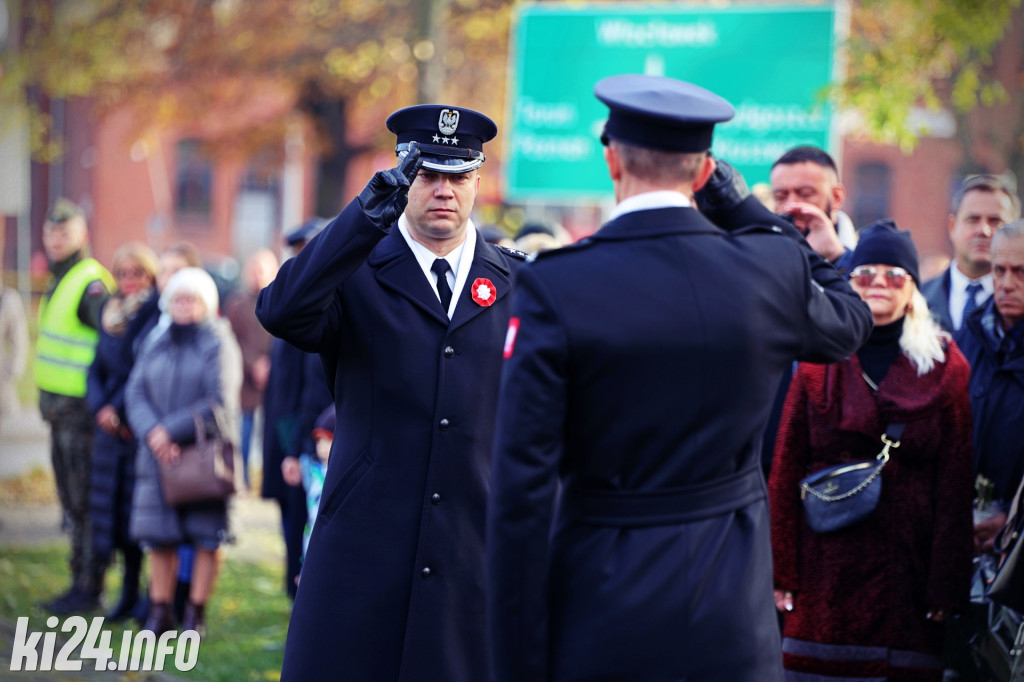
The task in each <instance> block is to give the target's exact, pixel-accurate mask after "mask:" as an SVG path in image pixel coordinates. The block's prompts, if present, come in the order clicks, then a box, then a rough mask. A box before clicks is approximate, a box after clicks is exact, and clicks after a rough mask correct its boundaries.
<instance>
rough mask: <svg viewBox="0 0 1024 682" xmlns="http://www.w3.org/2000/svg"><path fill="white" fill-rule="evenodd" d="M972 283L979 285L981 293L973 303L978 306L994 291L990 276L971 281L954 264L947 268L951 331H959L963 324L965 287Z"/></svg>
mask: <svg viewBox="0 0 1024 682" xmlns="http://www.w3.org/2000/svg"><path fill="white" fill-rule="evenodd" d="M972 282H977V283H978V284H980V285H981V291H980V292H978V295H977V297H976V298H975V301H977V303H978V305H979V306H980V305H981V304H982V302H984V301H986V300H988V297H989V296H991V295H992V292H993V291H995V287H994V286H993V284H992V275H991V274H988V275H983V276H981V277H979V278H978V279H971V278H970V277H968V276H967V275H965V274H964V273H962V272H960V268H958V267H957V266H956V263H954V264H953V265H952V267H950V268H949V319H950V320H951V321H952V322H953V329H960V326H961V325H962V324H963V323H964V320H963V317H964V305H965V304H966V303H967V285H968V284H971V283H972Z"/></svg>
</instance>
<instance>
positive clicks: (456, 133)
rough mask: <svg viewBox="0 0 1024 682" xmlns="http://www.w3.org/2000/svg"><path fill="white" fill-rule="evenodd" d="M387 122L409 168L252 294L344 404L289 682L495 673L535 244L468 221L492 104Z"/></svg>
mask: <svg viewBox="0 0 1024 682" xmlns="http://www.w3.org/2000/svg"><path fill="white" fill-rule="evenodd" d="M388 128H389V129H390V130H391V131H392V132H394V133H396V135H397V137H398V140H397V141H398V146H397V148H396V152H398V154H399V156H400V157H403V158H404V161H403V162H402V164H401V165H400V167H399V168H397V169H393V170H391V171H381V172H380V173H378V174H377V175H375V176H374V178H373V179H372V180H371V181H370V183H369V184H368V185H367V187H366V189H365V190H363V192H362V194H360V196H359V197H358V199H357V200H356V201H353V202H352V203H351V204H349V206H348V207H346V208H345V209H344V210H343V211H342V213H341V215H339V216H338V217H337V218H336V219H335V220H334V221H333V222H332V223H331V224H329V225H328V226H327V227H326V228H325V229H324V230H323V232H321V233H320V234H319V235H318V236H317V237H315V238H314V239H313V240H312V241H311V242H310V243H309V244H308V245H307V246H306V248H305V249H303V250H302V252H301V253H300V254H299V255H298V256H296V257H295V258H294V259H292V260H290V261H288V262H287V263H285V264H284V265H283V266H282V267H281V270H280V272H279V273H278V276H277V279H276V280H275V281H274V282H273V283H272V284H271V285H270V286H269V287H267V288H266V289H264V290H263V292H262V293H261V294H260V298H259V301H258V303H257V316H258V317H259V318H260V320H261V321H262V322H263V324H264V326H266V328H267V329H268V330H269V331H270V332H271V333H273V334H274V335H276V336H280V337H282V338H284V339H286V340H287V341H289V342H290V343H293V344H294V345H296V346H297V347H299V348H301V349H303V350H305V351H307V352H318V353H319V354H320V355H321V358H322V360H323V364H324V368H325V370H326V372H327V375H328V379H329V383H330V384H331V386H332V389H333V391H334V395H335V399H336V402H337V427H336V431H335V439H334V445H333V447H332V448H331V466H330V468H329V469H328V473H327V480H326V482H325V484H324V490H323V497H322V498H321V506H320V513H319V516H318V517H317V521H316V525H315V527H314V528H313V532H312V536H311V537H310V541H309V550H308V553H307V555H306V562H305V564H304V565H303V568H302V578H301V582H300V584H299V590H298V594H297V595H296V599H295V607H294V610H293V612H292V618H291V624H290V627H289V630H288V640H287V644H286V647H285V657H284V669H283V673H282V680H285V682H288V681H293V680H294V681H300V680H301V681H306V680H372V681H373V682H388V681H390V680H423V681H424V682H426V681H431V682H433V681H437V680H444V681H446V682H459V681H461V680H466V681H472V682H476V681H478V680H485V679H486V678H487V652H486V636H485V627H484V625H485V617H484V594H483V589H484V573H483V551H484V549H483V543H484V522H485V506H486V491H487V485H488V479H489V475H490V446H491V443H492V440H493V438H492V436H493V423H494V411H495V406H496V403H497V389H498V382H499V379H500V371H501V362H502V347H503V343H504V339H505V332H506V329H507V327H508V319H509V312H510V309H511V296H510V295H509V294H510V293H511V287H512V276H513V272H514V270H515V269H516V267H517V266H518V265H519V264H520V262H521V260H522V257H521V256H520V255H518V254H516V253H513V252H511V251H509V250H507V249H505V250H503V249H501V248H499V247H496V246H494V245H491V244H488V243H486V242H485V241H484V240H483V239H482V238H480V237H479V235H478V234H477V232H476V229H475V228H474V226H473V224H472V222H471V221H470V220H469V216H470V212H471V211H472V208H473V202H474V199H475V197H476V192H477V188H478V186H479V175H478V170H477V169H478V168H479V167H480V165H481V164H482V163H483V160H484V155H483V151H482V149H483V143H484V142H486V141H488V140H490V139H491V138H493V137H494V135H495V134H496V133H497V128H496V127H495V125H494V123H493V122H492V121H491V120H490V119H489V118H487V117H486V116H484V115H482V114H479V113H477V112H475V111H471V110H468V109H462V108H459V107H442V106H435V105H422V106H416V107H410V108H407V109H403V110H400V111H398V112H395V113H394V114H392V115H391V117H390V118H389V119H388ZM417 145H419V148H418V149H417ZM420 153H422V156H421V157H420V159H421V160H422V167H421V168H419V170H418V173H417V155H418V154H420ZM410 183H411V186H410ZM407 195H408V205H406V197H407ZM403 209H404V213H403ZM400 215H401V218H400V219H399V216H400Z"/></svg>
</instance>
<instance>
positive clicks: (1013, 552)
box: [986, 481, 1024, 613]
mask: <svg viewBox="0 0 1024 682" xmlns="http://www.w3.org/2000/svg"><path fill="white" fill-rule="evenodd" d="M1022 493H1024V481H1021V485H1020V487H1019V488H1017V494H1016V495H1015V496H1014V498H1013V504H1012V505H1010V514H1009V517H1008V518H1007V519H1006V525H1005V526H1003V528H1002V530H1000V531H999V534H998V535H996V539H995V542H994V543H993V547H994V549H995V550H996V551H997V552H999V553H1000V554H1002V555H1003V559H1002V562H1001V563H1000V565H999V572H998V573H996V577H995V579H994V580H993V581H992V584H991V585H989V588H988V591H987V592H986V596H987V597H988V598H989V599H992V600H993V601H997V602H999V603H1000V604H1002V605H1003V606H1008V607H1010V608H1011V609H1013V610H1014V611H1018V612H1021V613H1024V559H1022V558H1021V546H1022V545H1024V543H1022V542H1021V541H1020V536H1021V533H1022V532H1024V513H1022V511H1024V510H1022V509H1021V503H1022V500H1021V497H1024V495H1022Z"/></svg>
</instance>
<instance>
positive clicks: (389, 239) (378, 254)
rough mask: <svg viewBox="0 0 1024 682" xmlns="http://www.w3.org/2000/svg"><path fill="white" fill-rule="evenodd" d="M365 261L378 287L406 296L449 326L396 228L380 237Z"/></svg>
mask: <svg viewBox="0 0 1024 682" xmlns="http://www.w3.org/2000/svg"><path fill="white" fill-rule="evenodd" d="M366 262H367V264H368V265H369V266H370V267H372V268H373V269H374V276H375V277H376V279H377V282H379V283H380V285H381V286H383V287H385V288H388V289H391V290H392V291H394V292H395V293H397V294H399V295H401V296H403V297H405V298H407V299H408V300H409V301H410V302H411V303H412V304H413V305H415V306H416V307H418V308H420V309H421V310H423V312H425V313H427V314H428V315H430V316H431V317H433V318H434V319H435V320H437V321H438V322H439V323H441V324H443V325H445V326H448V315H446V314H445V311H444V310H442V309H441V301H440V300H438V298H437V295H436V294H435V293H434V291H433V290H432V289H431V288H430V284H429V283H428V282H427V278H426V277H425V276H424V275H423V270H422V269H420V265H419V263H418V262H416V257H415V256H414V255H413V253H412V249H410V248H409V245H408V244H406V243H405V238H404V237H402V233H401V232H399V230H398V228H397V227H392V228H391V232H389V233H388V235H387V236H386V237H384V238H383V239H382V240H380V242H379V243H378V244H377V246H376V247H375V248H374V249H373V251H372V252H371V253H370V257H369V258H367V260H366Z"/></svg>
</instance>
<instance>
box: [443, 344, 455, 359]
mask: <svg viewBox="0 0 1024 682" xmlns="http://www.w3.org/2000/svg"><path fill="white" fill-rule="evenodd" d="M454 355H455V349H454V348H452V347H451V346H445V347H444V356H445V357H446V358H450V357H453V356H454Z"/></svg>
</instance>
